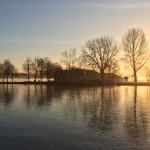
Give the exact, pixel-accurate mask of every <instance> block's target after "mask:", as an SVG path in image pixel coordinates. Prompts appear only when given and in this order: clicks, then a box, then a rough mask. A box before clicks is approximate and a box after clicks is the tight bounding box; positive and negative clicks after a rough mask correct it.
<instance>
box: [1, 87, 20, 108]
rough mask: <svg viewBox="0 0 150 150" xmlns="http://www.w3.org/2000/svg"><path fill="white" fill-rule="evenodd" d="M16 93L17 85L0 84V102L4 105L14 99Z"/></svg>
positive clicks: (7, 104)
mask: <svg viewBox="0 0 150 150" xmlns="http://www.w3.org/2000/svg"><path fill="white" fill-rule="evenodd" d="M17 93H18V88H17V86H14V85H13V84H12V85H10V84H9V85H8V84H3V85H1V86H0V103H3V104H5V106H9V105H10V104H12V102H13V101H14V100H15V97H16V95H17Z"/></svg>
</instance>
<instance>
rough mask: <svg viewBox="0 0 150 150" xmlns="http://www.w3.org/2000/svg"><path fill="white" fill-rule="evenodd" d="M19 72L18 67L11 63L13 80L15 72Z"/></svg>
mask: <svg viewBox="0 0 150 150" xmlns="http://www.w3.org/2000/svg"><path fill="white" fill-rule="evenodd" d="M17 72H18V70H17V68H16V67H15V66H14V65H13V64H11V68H10V74H11V79H12V82H13V81H14V80H13V79H14V74H15V73H17Z"/></svg>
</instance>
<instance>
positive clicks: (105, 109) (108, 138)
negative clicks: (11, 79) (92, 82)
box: [0, 85, 150, 150]
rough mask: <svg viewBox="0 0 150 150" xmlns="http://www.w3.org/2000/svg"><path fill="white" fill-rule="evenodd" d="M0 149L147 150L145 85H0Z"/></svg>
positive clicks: (149, 105) (149, 122)
mask: <svg viewBox="0 0 150 150" xmlns="http://www.w3.org/2000/svg"><path fill="white" fill-rule="evenodd" d="M0 149H1V150H3V149H6V150H9V149H10V150H12V149H14V150H20V149H21V150H22V149H25V150H26V149H29V150H30V149H31V150H32V149H33V150H47V149H48V150H80V149H85V150H126V149H128V150H135V149H137V150H149V149H150V87H140V86H139V87H132V86H115V87H104V88H102V87H90V88H85V87H84V88H83V87H82V88H79V87H71V88H67V87H51V86H44V85H43V86H41V85H38V86H34V85H29V86H28V85H8V86H7V85H0Z"/></svg>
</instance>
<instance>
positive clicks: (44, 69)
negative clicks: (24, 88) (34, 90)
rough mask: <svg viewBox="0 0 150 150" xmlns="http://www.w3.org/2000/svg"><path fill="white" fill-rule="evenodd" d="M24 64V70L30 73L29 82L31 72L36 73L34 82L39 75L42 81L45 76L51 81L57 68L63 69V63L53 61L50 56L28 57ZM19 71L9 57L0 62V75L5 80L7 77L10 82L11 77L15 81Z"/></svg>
mask: <svg viewBox="0 0 150 150" xmlns="http://www.w3.org/2000/svg"><path fill="white" fill-rule="evenodd" d="M22 66H23V70H24V71H25V72H26V73H27V75H28V82H29V81H30V76H31V74H32V75H34V82H36V81H37V77H40V80H41V82H42V81H43V76H44V77H46V78H47V81H49V80H50V78H52V77H53V75H54V73H55V72H56V71H57V70H61V69H62V67H61V65H59V64H58V63H53V62H52V61H51V60H50V59H49V58H48V57H45V58H40V57H35V58H34V59H31V58H30V57H28V58H26V60H25V62H24V63H23V65H22ZM17 72H18V71H17V69H16V67H15V66H14V65H13V63H12V62H11V61H10V60H9V59H7V60H4V62H3V63H1V64H0V77H1V78H2V80H3V82H4V81H5V79H6V81H7V82H8V79H9V78H11V79H12V82H13V79H14V75H16V74H17Z"/></svg>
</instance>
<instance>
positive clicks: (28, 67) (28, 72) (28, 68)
mask: <svg viewBox="0 0 150 150" xmlns="http://www.w3.org/2000/svg"><path fill="white" fill-rule="evenodd" d="M29 74H30V68H29V64H28V82H29V79H30V76H29Z"/></svg>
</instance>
